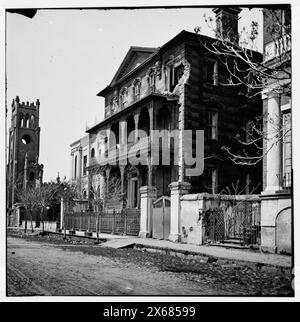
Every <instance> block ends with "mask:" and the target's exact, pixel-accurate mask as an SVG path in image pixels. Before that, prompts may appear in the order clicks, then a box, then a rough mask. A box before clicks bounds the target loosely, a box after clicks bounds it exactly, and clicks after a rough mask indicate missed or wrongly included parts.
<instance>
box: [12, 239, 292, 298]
mask: <svg viewBox="0 0 300 322" xmlns="http://www.w3.org/2000/svg"><path fill="white" fill-rule="evenodd" d="M176 261H177V262H176ZM188 264H189V265H190V266H185V265H188ZM193 265H194V266H191V263H187V264H185V262H183V261H182V260H180V259H177V258H174V257H172V256H167V257H166V256H162V255H154V254H149V253H142V252H140V251H138V250H133V249H131V250H125V249H123V250H107V249H103V248H101V246H97V245H96V246H95V245H80V246H78V245H56V244H51V243H46V242H40V241H36V240H26V239H25V238H15V237H8V239H7V295H8V296H24V295H25V296H26V295H48V296H51V295H56V296H63V295H90V296H96V295H102V296H104V295H178V296H180V295H262V294H263V292H265V293H266V294H274V295H275V294H276V295H277V294H282V295H289V294H290V292H291V290H290V281H289V280H288V278H286V276H285V275H281V274H279V273H277V272H271V273H270V272H265V273H263V272H259V273H258V272H256V271H253V270H251V269H250V268H241V267H238V268H237V267H221V266H218V267H217V266H213V265H211V264H208V263H206V264H197V267H196V268H195V263H193ZM193 267H194V268H193ZM257 274H260V275H259V276H258V275H257Z"/></svg>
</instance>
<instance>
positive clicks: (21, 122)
mask: <svg viewBox="0 0 300 322" xmlns="http://www.w3.org/2000/svg"><path fill="white" fill-rule="evenodd" d="M19 126H21V127H23V126H24V115H23V113H21V114H20V118H19Z"/></svg>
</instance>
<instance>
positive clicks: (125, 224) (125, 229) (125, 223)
mask: <svg viewBox="0 0 300 322" xmlns="http://www.w3.org/2000/svg"><path fill="white" fill-rule="evenodd" d="M122 212H124V216H125V219H124V226H125V227H124V234H125V235H127V211H126V209H122Z"/></svg>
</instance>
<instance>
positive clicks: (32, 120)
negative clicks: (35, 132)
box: [30, 115, 35, 128]
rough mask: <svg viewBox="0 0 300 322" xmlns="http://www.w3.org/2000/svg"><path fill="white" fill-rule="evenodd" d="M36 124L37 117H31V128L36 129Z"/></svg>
mask: <svg viewBox="0 0 300 322" xmlns="http://www.w3.org/2000/svg"><path fill="white" fill-rule="evenodd" d="M34 123H35V117H34V115H31V117H30V127H31V128H34Z"/></svg>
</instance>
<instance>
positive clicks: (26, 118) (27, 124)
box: [25, 114, 29, 127]
mask: <svg viewBox="0 0 300 322" xmlns="http://www.w3.org/2000/svg"><path fill="white" fill-rule="evenodd" d="M25 127H29V115H28V114H26V116H25Z"/></svg>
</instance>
